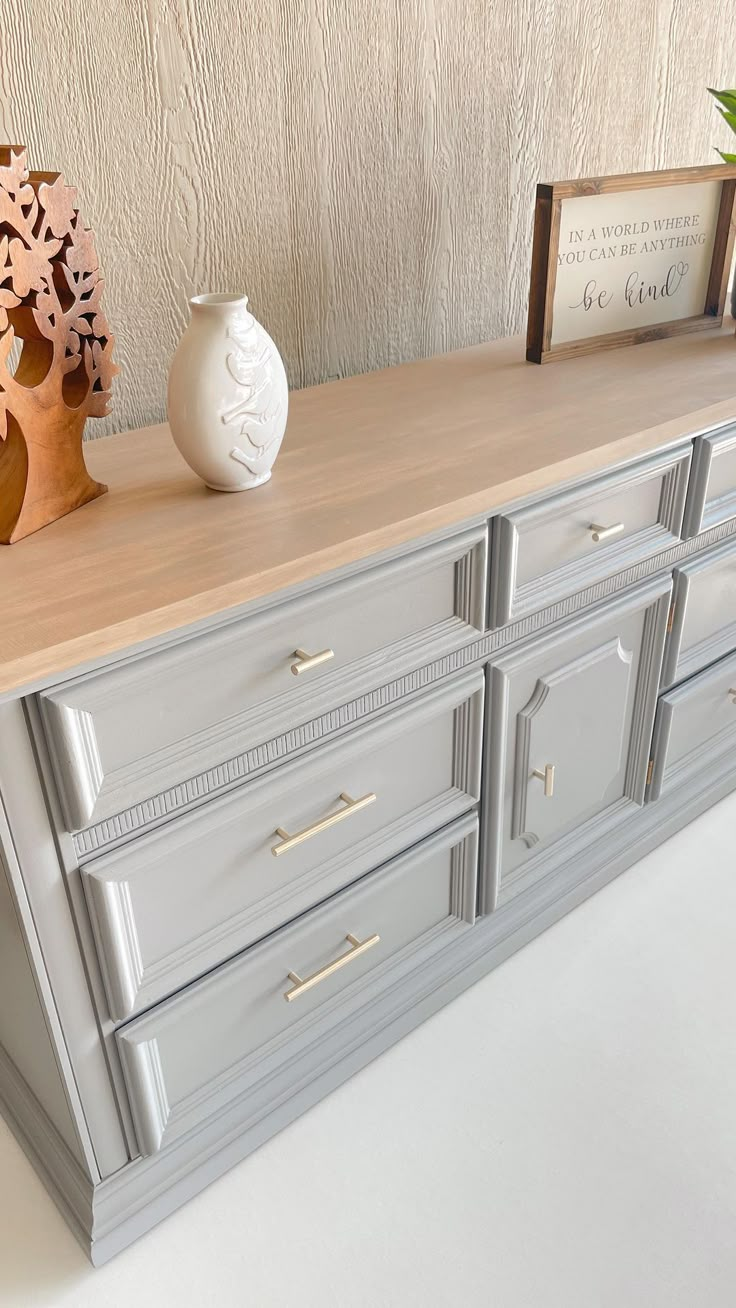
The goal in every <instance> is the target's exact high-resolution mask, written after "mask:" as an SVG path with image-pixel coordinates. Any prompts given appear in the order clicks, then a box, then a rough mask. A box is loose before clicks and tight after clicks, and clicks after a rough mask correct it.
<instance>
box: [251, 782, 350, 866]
mask: <svg viewBox="0 0 736 1308" xmlns="http://www.w3.org/2000/svg"><path fill="white" fill-rule="evenodd" d="M340 799H341V800H342V802H343V804H344V805H345V807H344V808H341V809H338V811H337V813H329V814H328V815H327V817H323V818H320V820H319V822H314V823H313V824H312V826H311V827H305V828H304V830H303V831H296V832H295V833H294V835H293V836H290V835H289V833H288V831H284V829H283V827H277V828H276V835H277V836H280V837H281V840H280V841H279V843H278V845H272V846H271V853H272V854H273V855H274V857H275V858H278V857H279V854H287V853H288V852H289V850H290V849H294V847H295V846H296V845H301V843H302V841H303V840H309V839H310V837H311V836H318V835H319V833H320V831H327V829H328V828H329V827H334V826H335V825H336V824H337V823H338V822H344V821H345V818H347V817H350V815H351V813H359V812H360V810H361V809H362V808H367V807H368V805H369V804H375V802H376V795H374V794H373V792H372V791H371V793H370V794H369V795H361V797H360V799H351V798H350V796H349V795H346V794H345V793H344V792H343V793H342V794H341V795H340Z"/></svg>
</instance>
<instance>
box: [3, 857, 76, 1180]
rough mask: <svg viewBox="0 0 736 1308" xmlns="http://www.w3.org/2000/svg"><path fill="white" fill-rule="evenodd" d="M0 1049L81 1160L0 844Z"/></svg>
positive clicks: (28, 1091)
mask: <svg viewBox="0 0 736 1308" xmlns="http://www.w3.org/2000/svg"><path fill="white" fill-rule="evenodd" d="M0 997H1V998H2V1002H0V1053H2V1051H4V1052H5V1055H6V1056H7V1058H8V1060H9V1061H10V1062H11V1063H12V1065H13V1067H14V1068H15V1071H16V1072H17V1074H18V1076H19V1077H20V1078H21V1079H22V1083H24V1084H25V1087H26V1092H27V1093H30V1087H31V1086H33V1087H34V1090H33V1093H34V1094H35V1096H36V1098H37V1100H38V1103H39V1105H40V1107H41V1108H42V1110H43V1112H44V1113H45V1114H46V1116H47V1118H48V1119H49V1121H50V1122H51V1123H52V1124H53V1126H54V1127H55V1128H56V1130H57V1131H58V1133H59V1136H60V1137H61V1139H62V1140H63V1142H64V1144H65V1145H66V1146H67V1148H68V1150H69V1152H70V1153H71V1154H72V1155H73V1156H74V1158H75V1159H76V1161H77V1162H78V1163H83V1162H84V1155H83V1153H82V1149H81V1147H80V1143H79V1137H78V1135H77V1129H76V1127H75V1125H74V1119H73V1117H72V1114H71V1110H70V1108H69V1101H68V1099H67V1096H66V1090H65V1088H64V1081H63V1079H62V1076H61V1072H60V1070H59V1064H58V1062H57V1060H56V1055H55V1052H54V1046H53V1042H52V1039H51V1036H50V1034H49V1029H48V1026H47V1024H46V1016H45V1013H44V1009H43V1005H42V1003H41V999H40V997H39V993H38V989H37V987H36V980H35V977H34V972H33V965H32V963H31V960H30V958H29V956H28V951H27V949H26V944H25V940H24V937H23V930H22V927H21V923H20V920H19V918H18V914H17V911H16V908H15V904H14V902H13V896H12V894H11V891H10V883H9V881H8V875H7V871H6V864H5V861H4V859H3V852H2V845H1V844H0Z"/></svg>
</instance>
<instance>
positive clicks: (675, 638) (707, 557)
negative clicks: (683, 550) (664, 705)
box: [662, 541, 736, 686]
mask: <svg viewBox="0 0 736 1308" xmlns="http://www.w3.org/2000/svg"><path fill="white" fill-rule="evenodd" d="M673 602H674V605H675V608H674V614H673V620H672V630H671V632H670V633H669V636H668V638H667V649H666V653H665V664H664V672H663V678H662V684H663V685H665V686H671V685H674V683H675V682H676V681H682V680H683V679H684V678H685V677H689V676H692V674H693V673H694V672H698V671H699V670H700V668H704V667H706V666H707V664H709V663H713V662H714V661H715V659H717V658H720V657H721V656H722V655H723V654H726V653H728V651H729V650H730V649H732V648H733V647H734V645H736V541H728V542H726V543H725V544H724V545H721V546H719V547H718V548H717V549H714V550H707V551H705V552H704V553H703V554H699V555H697V556H696V557H695V558H694V559H691V560H690V561H688V562H687V563H684V564H682V566H681V567H677V568H675V571H674V590H673Z"/></svg>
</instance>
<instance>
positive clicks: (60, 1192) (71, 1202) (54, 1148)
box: [0, 1046, 95, 1254]
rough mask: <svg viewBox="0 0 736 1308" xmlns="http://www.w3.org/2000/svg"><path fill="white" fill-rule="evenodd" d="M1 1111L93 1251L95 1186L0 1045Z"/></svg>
mask: <svg viewBox="0 0 736 1308" xmlns="http://www.w3.org/2000/svg"><path fill="white" fill-rule="evenodd" d="M0 1108H2V1110H3V1116H4V1118H5V1121H6V1122H7V1124H8V1126H9V1127H10V1129H11V1131H12V1132H13V1135H14V1136H15V1138H16V1140H17V1141H18V1144H19V1145H20V1147H21V1149H22V1150H23V1152H24V1153H25V1155H26V1157H27V1158H28V1159H29V1161H30V1162H31V1163H32V1164H33V1167H34V1169H35V1171H36V1172H37V1173H38V1175H39V1177H40V1178H41V1180H42V1181H43V1183H44V1185H45V1186H46V1189H47V1190H48V1191H49V1193H50V1194H51V1196H52V1198H53V1199H54V1201H55V1203H56V1204H57V1206H58V1207H59V1208H60V1209H61V1211H62V1213H63V1215H64V1217H65V1219H66V1221H67V1223H68V1225H69V1226H70V1227H71V1229H72V1231H73V1232H74V1235H75V1236H76V1237H77V1239H78V1240H79V1243H80V1244H81V1246H82V1248H83V1249H84V1251H85V1252H86V1253H87V1254H89V1253H90V1251H91V1242H90V1233H91V1231H92V1229H93V1222H94V1200H95V1187H94V1183H93V1182H92V1181H91V1180H90V1178H89V1177H88V1176H87V1174H86V1173H85V1172H84V1171H83V1170H82V1168H81V1167H80V1165H79V1163H78V1162H77V1160H76V1158H75V1157H74V1155H73V1154H72V1153H71V1151H70V1149H69V1147H68V1145H67V1144H66V1142H65V1141H64V1140H63V1139H62V1137H61V1135H60V1134H59V1132H58V1131H57V1129H56V1127H55V1126H54V1124H53V1122H52V1121H51V1119H50V1117H49V1116H48V1114H47V1113H46V1111H45V1109H44V1108H43V1107H42V1106H41V1104H40V1103H39V1102H38V1099H37V1098H36V1096H35V1095H34V1093H33V1091H32V1090H31V1088H30V1086H29V1085H28V1084H27V1082H26V1081H25V1080H24V1079H23V1077H22V1076H21V1074H20V1072H19V1071H18V1069H17V1068H16V1066H15V1064H14V1063H13V1062H12V1060H11V1059H10V1058H9V1057H8V1055H7V1053H6V1052H5V1050H4V1049H3V1048H2V1046H0Z"/></svg>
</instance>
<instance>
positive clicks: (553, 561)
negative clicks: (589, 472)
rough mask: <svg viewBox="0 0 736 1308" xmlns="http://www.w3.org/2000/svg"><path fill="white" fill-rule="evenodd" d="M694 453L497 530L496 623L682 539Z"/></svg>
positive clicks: (537, 508)
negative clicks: (684, 510)
mask: <svg viewBox="0 0 736 1308" xmlns="http://www.w3.org/2000/svg"><path fill="white" fill-rule="evenodd" d="M690 454H691V450H690V446H689V445H688V446H686V447H681V448H679V449H677V450H675V451H668V452H667V453H664V454H659V455H656V456H655V457H652V458H648V459H643V460H641V461H640V462H638V463H635V464H631V465H630V466H629V467H626V468H623V469H621V470H620V471H618V472H611V473H606V474H605V476H602V477H596V478H595V479H594V480H591V481H587V482H585V484H584V485H582V486H576V487H574V488H573V489H572V490H568V491H565V492H564V493H563V494H561V495H553V496H549V497H548V498H547V499H544V500H541V501H539V502H538V503H536V504H532V505H530V506H528V507H527V508H521V509H515V510H512V511H511V512H509V513H505V514H502V515H501V516H500V517H498V518H496V519H495V523H494V533H495V534H494V548H493V554H492V560H491V562H492V582H491V620H492V625H493V626H495V627H501V626H504V625H505V624H506V623H507V622H512V621H514V620H515V619H516V618H518V617H521V616H522V615H523V614H525V613H532V612H536V611H537V610H539V609H543V608H547V607H548V606H549V605H550V604H554V603H555V602H556V601H557V600H560V599H563V598H564V597H565V596H566V595H571V594H574V593H575V592H576V591H579V590H584V589H585V588H586V587H587V586H591V585H593V584H594V583H595V582H597V581H600V580H602V578H604V577H608V576H612V575H613V574H614V573H616V572H621V571H623V569H624V568H628V567H631V566H632V565H633V564H635V563H638V562H640V560H642V559H645V558H647V557H650V556H651V555H653V554H657V553H659V552H660V551H661V550H664V549H667V548H668V547H669V546H671V545H675V544H677V543H678V542H679V540H680V531H681V527H682V514H683V506H684V503H685V493H686V489H687V478H688V470H689V466H690Z"/></svg>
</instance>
